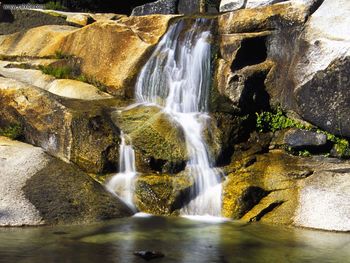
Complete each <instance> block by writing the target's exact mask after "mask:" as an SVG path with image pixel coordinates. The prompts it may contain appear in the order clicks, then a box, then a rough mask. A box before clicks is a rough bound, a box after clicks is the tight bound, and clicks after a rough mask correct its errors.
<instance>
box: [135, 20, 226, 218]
mask: <svg viewBox="0 0 350 263" xmlns="http://www.w3.org/2000/svg"><path fill="white" fill-rule="evenodd" d="M211 24H212V22H211V21H210V20H208V19H196V20H195V22H194V24H192V25H188V22H186V21H183V20H181V21H180V22H178V23H176V24H174V25H172V26H171V27H170V28H169V30H168V32H167V33H166V34H165V35H164V36H163V38H162V40H161V41H160V42H159V44H158V45H157V47H156V49H155V50H154V52H153V54H152V55H151V57H150V59H149V60H148V62H147V63H146V64H145V66H144V67H143V69H142V71H141V73H140V75H139V77H138V80H137V84H136V99H137V101H138V102H139V103H147V104H148V103H152V104H157V105H159V106H161V107H162V108H163V110H164V112H166V113H167V114H168V115H169V116H170V117H171V118H172V119H173V120H175V121H176V122H177V123H179V124H180V125H181V127H182V128H183V131H184V134H185V138H186V145H187V151H188V153H189V161H188V163H187V166H186V169H187V171H188V172H189V174H190V175H191V176H192V177H193V179H194V187H193V189H192V193H191V198H192V200H191V201H190V202H189V203H188V204H187V205H186V206H185V207H184V208H183V209H182V210H181V213H182V214H183V215H213V216H219V215H220V214H221V192H222V188H221V172H220V170H219V169H216V168H214V167H213V166H214V161H213V159H212V158H211V156H210V154H209V151H208V147H207V145H206V142H205V141H204V139H203V131H204V129H205V128H206V123H207V120H208V119H209V118H210V117H209V115H208V114H207V112H208V97H209V89H210V79H211V74H210V73H211V72H210V71H211V45H210V41H211V38H212V35H211V32H210V29H211V26H212V25H211Z"/></svg>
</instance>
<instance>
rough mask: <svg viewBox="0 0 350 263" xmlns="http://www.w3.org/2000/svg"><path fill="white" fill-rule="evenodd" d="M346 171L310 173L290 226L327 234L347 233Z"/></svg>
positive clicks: (349, 215) (349, 211) (348, 175)
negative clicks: (334, 232) (321, 231)
mask: <svg viewBox="0 0 350 263" xmlns="http://www.w3.org/2000/svg"><path fill="white" fill-rule="evenodd" d="M349 179H350V169H349V168H347V169H330V170H325V171H319V172H316V173H314V175H313V176H311V177H310V178H307V179H305V181H304V182H302V183H301V184H302V186H301V188H302V190H301V191H300V194H299V195H300V196H299V205H298V209H297V211H296V214H295V216H294V224H295V225H297V226H301V227H309V228H317V229H324V230H331V231H350V220H349V219H350V200H349V195H348V194H347V193H349V191H350V185H349Z"/></svg>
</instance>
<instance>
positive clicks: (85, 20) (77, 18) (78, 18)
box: [66, 13, 95, 26]
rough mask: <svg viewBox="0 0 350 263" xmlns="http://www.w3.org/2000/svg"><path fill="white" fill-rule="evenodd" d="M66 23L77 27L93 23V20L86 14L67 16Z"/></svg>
mask: <svg viewBox="0 0 350 263" xmlns="http://www.w3.org/2000/svg"><path fill="white" fill-rule="evenodd" d="M66 21H67V22H68V23H73V24H76V25H79V26H87V25H89V24H91V23H93V22H95V20H94V19H93V18H92V17H91V16H90V15H88V14H79V13H78V14H70V15H67V19H66Z"/></svg>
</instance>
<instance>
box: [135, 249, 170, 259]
mask: <svg viewBox="0 0 350 263" xmlns="http://www.w3.org/2000/svg"><path fill="white" fill-rule="evenodd" d="M134 255H135V256H139V257H141V258H143V259H145V260H147V261H149V260H152V259H156V258H163V257H165V255H164V254H163V253H162V252H159V251H135V252H134Z"/></svg>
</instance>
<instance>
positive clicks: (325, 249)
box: [0, 217, 350, 263]
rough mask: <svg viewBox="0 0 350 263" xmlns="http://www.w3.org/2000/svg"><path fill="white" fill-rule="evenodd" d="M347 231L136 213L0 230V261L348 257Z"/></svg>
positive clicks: (343, 259)
mask: <svg viewBox="0 0 350 263" xmlns="http://www.w3.org/2000/svg"><path fill="white" fill-rule="evenodd" d="M349 244H350V234H336V233H327V232H319V231H312V230H302V229H294V228H286V227H273V226H266V225H261V224H242V223H237V222H220V223H218V222H206V221H204V222H201V221H193V220H189V219H184V218H166V217H148V218H147V217H138V218H128V219H120V220H115V221H110V222H107V223H103V224H95V225H88V226H84V227H81V226H64V227H40V228H3V229H0V262H88V263H89V262H101V263H102V262H118V263H119V262H121V263H124V262H128V263H129V262H131V263H133V262H135V263H138V262H145V261H144V260H143V259H141V258H138V257H136V256H134V255H133V252H134V251H137V250H156V251H161V252H163V253H164V254H165V255H166V256H165V258H160V259H155V260H152V262H201V263H203V262H269V263H270V262H350V245H349Z"/></svg>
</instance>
